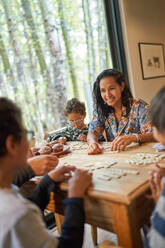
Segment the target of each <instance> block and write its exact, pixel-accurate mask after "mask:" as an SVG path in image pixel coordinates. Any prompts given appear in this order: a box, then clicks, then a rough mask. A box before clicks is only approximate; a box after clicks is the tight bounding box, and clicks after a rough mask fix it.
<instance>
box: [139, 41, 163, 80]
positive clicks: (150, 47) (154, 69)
mask: <svg viewBox="0 0 165 248" xmlns="http://www.w3.org/2000/svg"><path fill="white" fill-rule="evenodd" d="M138 45H139V53H140V62H141V69H142V76H143V80H146V79H152V78H159V77H165V60H164V44H162V43H145V42H139V43H138Z"/></svg>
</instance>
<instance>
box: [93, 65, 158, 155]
mask: <svg viewBox="0 0 165 248" xmlns="http://www.w3.org/2000/svg"><path fill="white" fill-rule="evenodd" d="M93 98H94V105H95V106H94V107H95V111H94V117H93V121H92V122H91V123H90V127H89V134H88V144H89V154H97V153H100V152H101V151H102V147H101V146H100V145H99V144H98V140H97V137H98V135H100V134H101V133H103V134H104V137H105V139H106V140H107V141H113V143H112V150H124V149H125V148H126V146H127V145H129V144H131V143H132V142H138V143H139V144H140V143H142V142H147V141H151V140H153V135H152V129H151V125H150V123H149V121H148V107H149V106H148V104H147V103H145V102H144V101H143V100H141V99H133V96H132V94H131V91H130V89H129V88H128V86H127V85H126V81H125V78H124V75H123V73H121V72H120V71H118V70H115V69H112V70H111V69H107V70H104V71H103V72H102V73H100V75H99V76H98V77H97V79H96V81H95V83H94V87H93Z"/></svg>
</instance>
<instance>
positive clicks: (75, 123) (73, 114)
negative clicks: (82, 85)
mask: <svg viewBox="0 0 165 248" xmlns="http://www.w3.org/2000/svg"><path fill="white" fill-rule="evenodd" d="M65 115H66V117H67V118H68V122H69V125H67V127H65V128H62V129H61V130H60V131H57V132H55V133H54V134H52V135H50V136H49V137H48V142H50V141H53V140H56V139H58V138H60V137H65V138H66V139H67V141H76V140H79V141H86V137H87V133H88V126H87V125H86V124H85V123H84V119H85V117H86V110H85V104H84V103H82V102H80V101H79V100H78V99H77V98H72V99H71V100H69V101H68V102H67V105H66V109H65Z"/></svg>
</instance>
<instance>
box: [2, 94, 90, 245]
mask: <svg viewBox="0 0 165 248" xmlns="http://www.w3.org/2000/svg"><path fill="white" fill-rule="evenodd" d="M27 133H29V131H27V130H26V129H25V128H24V126H23V123H22V118H21V111H20V109H19V108H18V107H17V106H16V105H15V104H14V103H13V102H11V101H10V100H8V99H6V98H0V137H1V139H0V199H1V201H0V220H1V221H0V247H1V248H7V247H17V248H22V247H24V248H29V247H33V248H41V247H44V248H47V247H52V248H53V247H59V248H60V247H62V248H63V247H73V248H74V247H76V248H77V247H82V243H83V231H84V210H83V196H84V194H85V191H86V190H87V188H88V186H89V185H90V184H91V182H92V175H91V174H89V173H88V172H87V171H81V170H76V169H75V168H74V167H65V166H63V167H58V168H56V169H55V170H52V171H50V172H49V173H48V174H46V175H45V176H44V177H43V179H42V180H44V188H46V187H45V186H46V185H47V187H49V188H50V191H55V190H56V188H57V186H58V183H59V182H61V181H64V180H66V179H69V183H68V198H67V199H65V202H64V205H65V220H64V224H63V226H62V234H61V237H60V238H59V239H57V238H56V237H55V236H53V235H52V234H51V233H49V232H48V231H47V230H46V227H45V224H44V222H43V220H42V215H41V212H40V210H39V208H38V207H37V206H36V205H35V204H33V203H32V202H31V201H29V200H32V199H33V194H35V192H32V195H31V196H30V197H29V200H27V199H25V198H23V197H22V196H21V195H20V194H19V192H18V190H17V189H16V187H15V186H14V185H12V180H13V176H14V173H15V171H16V170H18V169H22V168H23V167H25V166H26V164H27V161H26V160H27V153H28V149H29V144H28V140H27ZM73 171H74V176H72V177H71V172H73ZM41 185H43V184H41ZM37 187H40V184H38V185H37ZM37 187H36V189H35V190H37ZM43 193H44V192H43ZM48 200H49V199H48ZM47 203H48V201H47ZM47 203H46V202H45V207H46V204H47Z"/></svg>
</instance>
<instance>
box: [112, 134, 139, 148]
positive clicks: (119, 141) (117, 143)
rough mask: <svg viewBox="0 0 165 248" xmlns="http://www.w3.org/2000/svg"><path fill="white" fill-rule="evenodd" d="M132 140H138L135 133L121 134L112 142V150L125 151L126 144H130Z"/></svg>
mask: <svg viewBox="0 0 165 248" xmlns="http://www.w3.org/2000/svg"><path fill="white" fill-rule="evenodd" d="M132 142H136V136H135V135H132V134H128V135H123V136H119V137H117V138H116V139H115V140H114V141H113V142H112V147H111V151H124V150H125V148H126V146H128V145H130V144H131V143H132Z"/></svg>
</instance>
